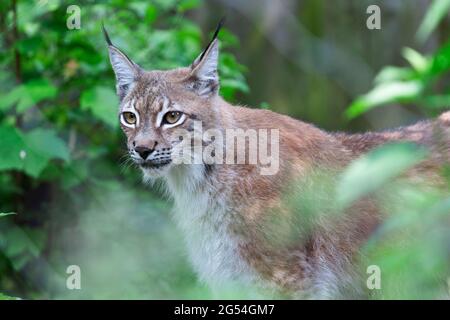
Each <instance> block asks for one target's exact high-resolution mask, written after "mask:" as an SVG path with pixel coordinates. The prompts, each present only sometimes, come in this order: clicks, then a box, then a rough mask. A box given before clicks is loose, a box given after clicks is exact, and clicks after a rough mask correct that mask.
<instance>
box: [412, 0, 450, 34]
mask: <svg viewBox="0 0 450 320" xmlns="http://www.w3.org/2000/svg"><path fill="white" fill-rule="evenodd" d="M449 10H450V0H434V1H433V3H432V4H431V6H430V8H429V9H428V11H427V13H426V15H425V18H424V19H423V21H422V24H421V25H420V27H419V30H418V31H417V35H416V37H417V39H418V40H419V41H420V42H424V41H425V40H426V39H428V37H429V36H430V34H431V33H432V32H433V30H434V29H436V27H437V26H438V24H439V22H441V20H442V19H443V18H444V17H445V16H446V15H447V14H448V12H449Z"/></svg>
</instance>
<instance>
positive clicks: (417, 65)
mask: <svg viewBox="0 0 450 320" xmlns="http://www.w3.org/2000/svg"><path fill="white" fill-rule="evenodd" d="M402 54H403V57H404V58H405V59H406V60H408V62H409V63H410V64H411V66H412V67H413V68H414V69H415V70H416V71H417V72H420V73H423V72H425V71H427V70H428V68H429V66H430V61H429V60H428V59H427V58H426V57H425V56H423V55H421V54H420V53H419V52H417V51H415V50H413V49H411V48H404V49H403V52H402Z"/></svg>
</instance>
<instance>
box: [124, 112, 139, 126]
mask: <svg viewBox="0 0 450 320" xmlns="http://www.w3.org/2000/svg"><path fill="white" fill-rule="evenodd" d="M122 116H123V119H124V120H125V122H126V123H128V124H136V120H137V119H136V115H135V114H134V113H133V112H123V113H122Z"/></svg>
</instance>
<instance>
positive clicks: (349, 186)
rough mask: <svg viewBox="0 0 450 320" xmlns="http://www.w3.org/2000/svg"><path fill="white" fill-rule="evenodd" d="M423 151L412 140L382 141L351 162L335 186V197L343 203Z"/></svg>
mask: <svg viewBox="0 0 450 320" xmlns="http://www.w3.org/2000/svg"><path fill="white" fill-rule="evenodd" d="M425 156H426V151H425V150H424V149H423V148H420V147H419V146H418V145H416V144H414V143H409V142H404V143H390V144H386V145H383V146H381V147H379V148H377V149H375V150H373V151H371V152H369V153H368V154H366V155H364V156H362V157H360V158H359V159H357V160H355V161H354V162H352V163H351V164H350V165H349V166H348V167H347V168H346V170H345V171H344V173H343V174H342V176H341V178H340V180H339V182H338V187H337V201H338V204H339V205H340V206H342V207H346V206H348V205H349V204H351V203H352V202H354V201H355V200H357V199H359V198H360V197H362V196H365V195H367V194H369V193H371V192H373V191H375V190H377V189H378V188H380V187H381V186H383V185H384V184H385V183H387V182H388V181H390V180H392V179H393V178H395V177H397V176H399V175H400V174H401V173H403V172H404V171H406V170H408V169H409V168H411V167H413V166H414V165H416V164H418V163H419V162H421V161H422V160H423V159H424V158H425Z"/></svg>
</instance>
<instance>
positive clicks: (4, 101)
mask: <svg viewBox="0 0 450 320" xmlns="http://www.w3.org/2000/svg"><path fill="white" fill-rule="evenodd" d="M56 93H57V89H56V87H55V86H53V85H52V84H51V83H50V82H48V80H46V79H40V80H32V81H30V82H27V83H24V84H22V85H19V86H17V87H15V88H14V89H12V90H11V91H10V92H9V93H7V94H5V95H4V96H3V97H2V98H0V110H2V111H8V110H9V109H11V108H12V107H13V106H14V105H16V107H17V112H19V113H22V112H24V111H26V110H28V109H29V108H31V107H32V106H34V105H36V104H37V103H39V102H41V101H42V100H44V99H49V98H53V97H55V95H56Z"/></svg>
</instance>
